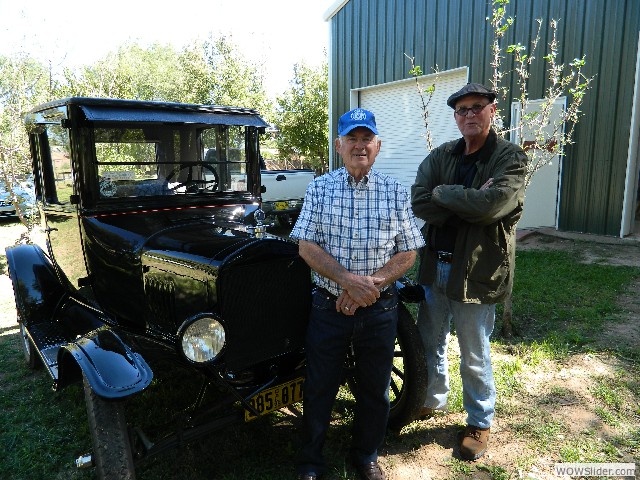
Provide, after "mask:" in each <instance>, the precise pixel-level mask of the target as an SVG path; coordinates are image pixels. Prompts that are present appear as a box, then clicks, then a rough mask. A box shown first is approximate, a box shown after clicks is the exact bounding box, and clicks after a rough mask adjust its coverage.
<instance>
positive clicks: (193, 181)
mask: <svg viewBox="0 0 640 480" xmlns="http://www.w3.org/2000/svg"><path fill="white" fill-rule="evenodd" d="M196 167H203V169H205V170H208V171H209V172H211V175H213V178H212V179H206V178H202V179H200V178H193V169H194V168H196ZM186 169H189V172H188V173H187V179H186V180H185V181H184V182H178V183H176V184H175V185H172V186H170V187H169V190H170V191H172V192H175V191H176V190H178V189H180V188H182V187H184V188H185V190H186V191H187V192H191V193H194V192H197V191H200V190H209V191H211V192H213V191H214V190H216V189H217V188H218V184H219V179H218V172H216V170H215V169H214V168H213V167H212V166H211V165H209V164H207V163H189V164H181V165H180V168H179V169H178V170H174V171H173V172H171V173H170V174H169V175H168V176H167V183H171V179H172V178H173V177H174V176H176V172H178V176H180V175H179V173H180V172H182V171H183V170H186ZM193 187H195V188H196V190H193Z"/></svg>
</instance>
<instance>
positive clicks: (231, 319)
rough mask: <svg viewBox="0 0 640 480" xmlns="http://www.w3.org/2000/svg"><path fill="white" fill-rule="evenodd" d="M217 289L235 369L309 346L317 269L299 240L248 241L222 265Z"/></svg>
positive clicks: (227, 355)
mask: <svg viewBox="0 0 640 480" xmlns="http://www.w3.org/2000/svg"><path fill="white" fill-rule="evenodd" d="M217 289H218V301H219V308H220V314H221V316H222V318H223V319H224V322H225V329H226V332H227V346H226V352H225V356H224V361H225V363H226V365H227V367H228V368H229V369H231V370H239V369H242V368H245V367H247V366H250V365H253V364H255V363H258V362H261V361H263V360H267V359H269V358H273V357H275V356H278V355H281V354H284V353H286V352H290V351H294V350H296V349H301V348H302V347H303V345H304V336H305V331H306V326H307V321H308V317H309V310H310V306H311V273H310V270H309V267H308V266H307V264H306V263H305V262H304V260H302V259H301V258H300V257H299V256H298V247H297V245H294V244H291V243H288V242H285V241H282V240H276V239H266V240H258V241H256V242H254V243H252V244H250V245H248V246H247V247H245V248H243V249H241V250H240V251H238V252H236V253H235V254H234V255H232V256H231V257H230V258H227V259H226V260H225V262H224V263H223V264H222V265H221V267H220V271H219V277H218V285H217Z"/></svg>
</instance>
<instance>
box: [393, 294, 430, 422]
mask: <svg viewBox="0 0 640 480" xmlns="http://www.w3.org/2000/svg"><path fill="white" fill-rule="evenodd" d="M394 357H395V358H394V360H393V370H392V372H391V387H390V389H389V398H390V399H391V411H390V412H389V424H388V425H389V429H390V430H393V431H400V429H401V428H402V427H404V426H406V425H409V424H410V423H411V422H413V421H414V420H415V419H416V418H418V415H419V414H420V409H421V408H422V406H423V404H424V399H425V397H426V395H427V365H426V364H425V361H424V345H423V343H422V338H421V337H420V332H419V331H418V326H417V325H416V323H415V321H414V319H413V317H412V316H411V313H410V312H409V310H407V307H405V306H404V304H403V303H400V304H398V333H397V334H396V351H395V354H394Z"/></svg>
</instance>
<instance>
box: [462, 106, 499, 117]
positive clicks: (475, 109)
mask: <svg viewBox="0 0 640 480" xmlns="http://www.w3.org/2000/svg"><path fill="white" fill-rule="evenodd" d="M487 105H491V103H485V104H484V105H480V104H479V103H477V104H475V105H472V106H471V107H460V108H459V109H457V110H454V112H455V113H456V114H458V115H460V116H461V117H466V116H467V115H468V114H469V112H473V114H474V115H478V114H479V113H480V112H481V111H482V110H484V107H486V106H487Z"/></svg>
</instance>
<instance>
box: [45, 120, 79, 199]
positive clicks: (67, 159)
mask: <svg viewBox="0 0 640 480" xmlns="http://www.w3.org/2000/svg"><path fill="white" fill-rule="evenodd" d="M37 146H38V152H39V155H40V161H41V165H42V180H43V189H44V198H45V200H46V202H47V203H55V204H69V203H70V198H71V195H73V170H72V165H71V146H70V142H69V133H68V130H67V129H66V128H63V127H62V126H61V125H58V124H49V125H47V126H46V128H45V131H44V133H42V134H40V135H38V142H37Z"/></svg>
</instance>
